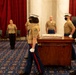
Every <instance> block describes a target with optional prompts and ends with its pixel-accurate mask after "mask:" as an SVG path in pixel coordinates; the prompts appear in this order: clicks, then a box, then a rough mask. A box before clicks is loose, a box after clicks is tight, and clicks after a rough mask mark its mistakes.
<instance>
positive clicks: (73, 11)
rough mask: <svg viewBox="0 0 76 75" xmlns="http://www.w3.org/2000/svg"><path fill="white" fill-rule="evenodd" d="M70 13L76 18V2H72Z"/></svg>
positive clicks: (73, 0) (74, 0)
mask: <svg viewBox="0 0 76 75" xmlns="http://www.w3.org/2000/svg"><path fill="white" fill-rule="evenodd" d="M69 12H70V14H72V16H76V0H70V3H69Z"/></svg>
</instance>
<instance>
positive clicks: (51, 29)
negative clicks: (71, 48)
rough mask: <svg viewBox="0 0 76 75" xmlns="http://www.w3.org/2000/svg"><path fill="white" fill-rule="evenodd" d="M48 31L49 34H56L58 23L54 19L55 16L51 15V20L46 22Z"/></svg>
mask: <svg viewBox="0 0 76 75" xmlns="http://www.w3.org/2000/svg"><path fill="white" fill-rule="evenodd" d="M45 28H46V33H47V34H55V33H56V31H57V29H56V23H55V21H54V20H53V17H52V16H50V20H49V21H47V22H46V27H45Z"/></svg>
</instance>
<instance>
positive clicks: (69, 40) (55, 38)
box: [38, 36, 74, 42]
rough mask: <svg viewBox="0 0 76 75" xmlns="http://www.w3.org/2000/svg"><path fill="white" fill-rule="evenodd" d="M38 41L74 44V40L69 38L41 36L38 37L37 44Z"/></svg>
mask: <svg viewBox="0 0 76 75" xmlns="http://www.w3.org/2000/svg"><path fill="white" fill-rule="evenodd" d="M39 41H43V42H45V41H47V42H50V41H51V42H52V41H53V42H54V41H66V42H74V39H73V38H69V37H62V38H61V37H50V36H49V37H47V36H46V37H44V36H42V37H40V38H39V39H38V42H39Z"/></svg>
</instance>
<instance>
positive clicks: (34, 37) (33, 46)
mask: <svg viewBox="0 0 76 75" xmlns="http://www.w3.org/2000/svg"><path fill="white" fill-rule="evenodd" d="M38 34H39V30H38V29H33V30H32V35H33V41H32V48H33V49H35V45H36V43H37V37H38Z"/></svg>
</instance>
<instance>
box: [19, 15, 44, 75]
mask: <svg viewBox="0 0 76 75" xmlns="http://www.w3.org/2000/svg"><path fill="white" fill-rule="evenodd" d="M29 22H30V25H29V26H31V27H30V28H29V31H28V36H27V41H28V44H29V53H28V59H27V63H26V64H27V65H26V67H25V71H24V73H22V74H19V75H29V74H30V72H31V68H32V63H33V60H34V62H35V65H36V67H37V70H38V72H39V74H36V75H43V73H44V67H43V64H42V62H41V60H40V57H39V55H38V44H37V39H38V35H39V31H40V28H39V23H38V22H39V20H38V18H37V17H33V16H30V18H29Z"/></svg>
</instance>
